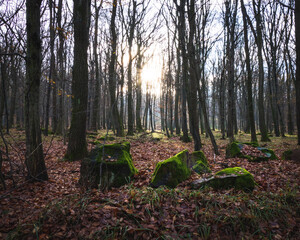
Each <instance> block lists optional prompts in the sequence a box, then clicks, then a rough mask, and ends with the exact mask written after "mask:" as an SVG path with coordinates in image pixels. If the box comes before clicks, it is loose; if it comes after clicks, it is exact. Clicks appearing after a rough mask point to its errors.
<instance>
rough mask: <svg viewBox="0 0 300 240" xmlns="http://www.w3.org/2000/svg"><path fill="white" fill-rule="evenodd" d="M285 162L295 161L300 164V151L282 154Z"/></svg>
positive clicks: (288, 151)
mask: <svg viewBox="0 0 300 240" xmlns="http://www.w3.org/2000/svg"><path fill="white" fill-rule="evenodd" d="M282 159H283V160H293V161H295V162H300V149H294V150H287V151H284V152H283V154H282Z"/></svg>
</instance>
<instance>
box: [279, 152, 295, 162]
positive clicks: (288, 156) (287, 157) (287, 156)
mask: <svg viewBox="0 0 300 240" xmlns="http://www.w3.org/2000/svg"><path fill="white" fill-rule="evenodd" d="M292 154H293V151H292V150H286V151H284V152H283V153H282V157H281V158H282V159H283V160H292Z"/></svg>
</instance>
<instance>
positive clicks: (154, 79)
mask: <svg viewBox="0 0 300 240" xmlns="http://www.w3.org/2000/svg"><path fill="white" fill-rule="evenodd" d="M160 80H161V64H160V60H159V56H156V55H154V56H153V57H152V59H151V60H149V62H148V63H147V64H146V65H145V66H144V68H143V70H142V88H143V92H144V93H146V91H147V85H148V89H149V90H150V92H151V93H152V94H154V95H156V96H157V97H158V96H159V95H160V82H161V81H160Z"/></svg>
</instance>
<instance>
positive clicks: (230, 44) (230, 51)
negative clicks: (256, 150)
mask: <svg viewBox="0 0 300 240" xmlns="http://www.w3.org/2000/svg"><path fill="white" fill-rule="evenodd" d="M225 4H226V13H225V14H226V15H225V26H226V28H227V47H226V55H227V67H226V68H227V71H228V78H227V80H228V81H227V83H228V120H227V122H228V125H227V134H228V137H229V141H230V142H233V141H234V120H235V110H234V109H235V106H234V103H235V101H234V95H235V94H234V77H235V76H234V49H235V25H236V15H237V5H238V1H237V0H236V1H235V2H234V6H229V2H228V1H226V2H225ZM232 7H234V12H233V13H232V17H231V22H230V21H229V19H230V16H231V13H230V8H232Z"/></svg>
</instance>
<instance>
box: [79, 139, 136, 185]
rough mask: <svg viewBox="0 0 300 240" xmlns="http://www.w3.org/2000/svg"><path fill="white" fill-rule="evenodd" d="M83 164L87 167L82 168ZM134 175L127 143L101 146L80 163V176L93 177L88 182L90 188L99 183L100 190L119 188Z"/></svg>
mask: <svg viewBox="0 0 300 240" xmlns="http://www.w3.org/2000/svg"><path fill="white" fill-rule="evenodd" d="M83 164H85V165H88V167H83ZM100 169H101V170H102V172H101V174H100ZM136 173H137V169H136V168H135V167H134V165H133V162H132V158H131V154H130V143H129V142H124V143H115V144H107V145H102V146H101V147H98V148H96V149H94V150H92V151H91V153H90V157H89V159H88V160H85V161H84V163H82V170H81V175H85V176H87V175H91V176H93V178H92V180H88V181H89V182H91V185H92V187H97V185H98V184H100V183H101V187H102V188H110V187H120V186H122V185H124V184H126V183H128V182H129V181H130V178H131V177H133V176H134V174H136ZM100 180H101V181H100Z"/></svg>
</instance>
